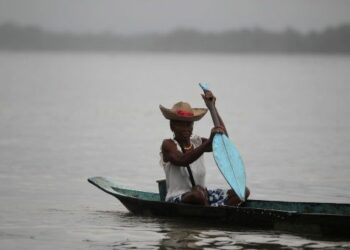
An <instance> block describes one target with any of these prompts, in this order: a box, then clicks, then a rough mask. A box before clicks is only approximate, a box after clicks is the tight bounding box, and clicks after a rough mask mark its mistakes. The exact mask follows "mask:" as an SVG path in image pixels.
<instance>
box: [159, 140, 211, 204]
mask: <svg viewBox="0 0 350 250" xmlns="http://www.w3.org/2000/svg"><path fill="white" fill-rule="evenodd" d="M172 141H173V142H174V143H175V144H176V145H177V149H178V150H179V151H180V152H182V150H181V147H180V145H179V144H178V142H177V141H176V140H173V139H172ZM190 141H191V143H192V144H193V146H194V148H196V147H198V146H200V145H201V144H202V139H201V137H199V136H197V135H194V136H192V137H191V139H190ZM160 165H161V166H162V167H163V169H164V172H165V177H166V184H167V195H166V198H165V200H169V198H170V197H174V196H178V195H181V194H183V193H186V192H189V191H191V188H192V184H191V181H190V176H189V174H188V172H187V169H186V167H185V166H184V167H180V166H175V165H174V164H172V163H171V162H170V161H168V162H164V160H163V154H162V152H160ZM190 168H191V170H192V174H193V179H194V182H195V184H196V185H200V186H202V187H205V173H206V171H205V166H204V157H203V155H201V156H200V157H199V158H198V159H197V160H196V161H194V162H192V163H191V164H190Z"/></svg>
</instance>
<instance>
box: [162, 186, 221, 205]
mask: <svg viewBox="0 0 350 250" xmlns="http://www.w3.org/2000/svg"><path fill="white" fill-rule="evenodd" d="M207 191H208V200H209V204H210V206H213V207H217V206H224V205H226V200H227V194H226V192H227V191H225V190H223V189H220V188H218V189H207ZM183 195H184V194H179V195H176V196H173V197H170V198H169V199H167V202H173V203H181V202H182V196H183Z"/></svg>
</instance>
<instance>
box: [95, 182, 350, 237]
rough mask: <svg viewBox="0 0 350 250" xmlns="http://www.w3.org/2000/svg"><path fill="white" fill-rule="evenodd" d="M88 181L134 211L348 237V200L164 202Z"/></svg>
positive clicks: (155, 196) (148, 194)
mask: <svg viewBox="0 0 350 250" xmlns="http://www.w3.org/2000/svg"><path fill="white" fill-rule="evenodd" d="M88 181H89V182H90V183H91V184H93V185H95V186H96V187H98V188H100V189H101V190H103V191H104V192H106V193H108V194H110V195H112V196H114V197H116V198H117V199H119V200H120V202H121V203H122V204H123V205H124V206H125V207H126V208H127V209H128V210H129V211H130V212H132V213H134V214H136V215H144V216H167V217H180V218H185V219H186V220H187V219H193V220H198V219H199V220H201V221H205V222H206V223H208V225H221V226H232V227H235V228H237V227H242V228H252V229H268V230H277V231H289V232H294V233H298V234H311V235H314V234H317V235H322V236H329V237H339V238H342V239H343V238H346V239H350V204H340V203H315V202H288V201H267V200H248V201H246V202H245V203H244V204H242V205H241V206H238V207H234V206H220V207H208V206H196V205H188V204H174V203H168V202H164V201H161V196H160V195H159V193H152V192H144V191H137V190H132V189H128V188H125V187H122V186H120V185H118V184H116V183H114V182H113V181H111V180H109V179H107V178H104V177H92V178H89V179H88Z"/></svg>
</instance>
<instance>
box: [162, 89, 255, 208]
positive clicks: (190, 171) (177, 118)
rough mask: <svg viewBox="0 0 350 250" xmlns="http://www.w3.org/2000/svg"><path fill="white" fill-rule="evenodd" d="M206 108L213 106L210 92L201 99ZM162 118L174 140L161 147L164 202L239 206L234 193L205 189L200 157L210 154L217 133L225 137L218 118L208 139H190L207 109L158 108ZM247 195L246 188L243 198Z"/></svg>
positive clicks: (180, 105) (187, 106)
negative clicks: (164, 181)
mask: <svg viewBox="0 0 350 250" xmlns="http://www.w3.org/2000/svg"><path fill="white" fill-rule="evenodd" d="M202 97H203V99H204V102H205V104H206V106H207V107H208V106H209V105H211V104H213V105H215V101H216V98H215V96H214V95H213V93H212V92H211V91H207V92H206V93H205V94H203V95H202ZM159 107H160V110H161V112H162V114H163V115H164V117H165V118H166V119H168V120H170V129H171V131H172V132H173V134H174V138H173V139H165V140H164V141H163V143H162V146H161V153H160V157H161V159H160V164H161V166H162V167H163V168H164V171H165V176H166V184H167V196H166V199H165V200H166V201H168V202H175V203H188V204H196V205H210V206H221V205H239V204H240V203H241V200H240V199H239V198H238V196H237V195H236V193H235V192H234V191H233V190H231V189H230V190H228V191H227V192H226V191H224V190H222V189H214V190H211V189H207V188H206V186H205V173H206V171H205V166H204V159H203V153H204V152H212V141H213V138H214V135H215V134H216V133H225V134H227V132H226V128H225V125H224V123H223V121H222V119H221V117H220V116H219V120H220V125H219V126H217V127H214V128H212V130H211V133H210V136H209V138H203V137H199V136H197V135H192V131H193V124H194V122H195V121H198V120H200V119H201V118H202V117H203V116H204V115H205V114H206V113H207V109H204V108H192V107H191V106H190V104H188V103H186V102H178V103H176V104H175V105H174V106H173V107H172V108H171V109H167V108H165V107H163V106H162V105H160V106H159ZM249 194H250V192H249V190H248V188H246V198H247V197H248V196H249Z"/></svg>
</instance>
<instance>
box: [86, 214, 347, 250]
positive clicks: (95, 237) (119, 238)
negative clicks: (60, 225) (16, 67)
mask: <svg viewBox="0 0 350 250" xmlns="http://www.w3.org/2000/svg"><path fill="white" fill-rule="evenodd" d="M87 224H88V225H89V226H91V225H92V224H95V227H93V228H90V229H89V231H84V232H81V233H82V235H83V236H84V237H85V240H84V242H85V243H87V244H88V246H89V247H90V248H91V249H108V250H114V249H158V250H169V249H195V250H199V249H222V250H226V249H242V250H248V249H249V250H251V249H271V250H282V249H283V250H285V249H350V242H349V241H348V242H345V241H326V240H324V239H316V238H306V237H305V236H298V235H292V234H286V233H282V232H276V231H257V230H242V229H237V228H227V227H221V226H215V227H209V226H208V225H206V223H205V221H193V220H183V219H182V220H181V219H175V218H154V217H142V216H135V215H132V214H130V213H124V212H108V211H99V212H96V211H95V212H91V213H90V220H89V221H87ZM87 236H88V237H87Z"/></svg>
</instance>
